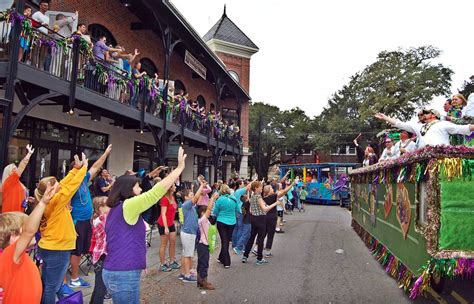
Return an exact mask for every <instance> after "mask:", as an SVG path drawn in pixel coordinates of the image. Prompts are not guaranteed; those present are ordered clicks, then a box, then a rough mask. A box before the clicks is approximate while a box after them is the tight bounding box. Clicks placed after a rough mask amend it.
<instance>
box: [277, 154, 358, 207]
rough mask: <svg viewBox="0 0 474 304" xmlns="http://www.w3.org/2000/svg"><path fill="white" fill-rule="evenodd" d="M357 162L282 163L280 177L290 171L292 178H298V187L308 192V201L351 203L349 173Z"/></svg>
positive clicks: (327, 203)
mask: <svg viewBox="0 0 474 304" xmlns="http://www.w3.org/2000/svg"><path fill="white" fill-rule="evenodd" d="M359 166H360V164H357V163H319V164H313V163H312V164H290V165H280V167H279V168H280V178H282V177H283V176H285V175H286V174H287V172H288V171H290V178H291V179H294V178H298V179H299V180H300V182H299V183H298V185H297V186H298V187H302V186H304V187H305V188H306V191H307V192H308V196H307V197H306V202H307V203H316V204H323V205H337V204H339V205H341V206H348V205H349V201H350V199H349V196H350V191H349V183H348V181H349V173H350V172H351V171H352V170H353V169H355V168H357V167H359Z"/></svg>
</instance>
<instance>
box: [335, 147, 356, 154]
mask: <svg viewBox="0 0 474 304" xmlns="http://www.w3.org/2000/svg"><path fill="white" fill-rule="evenodd" d="M356 154H357V153H356V149H355V147H352V146H349V145H341V146H336V147H333V148H331V155H356Z"/></svg>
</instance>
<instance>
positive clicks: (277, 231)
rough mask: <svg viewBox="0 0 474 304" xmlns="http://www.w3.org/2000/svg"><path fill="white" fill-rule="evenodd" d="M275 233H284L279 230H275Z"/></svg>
mask: <svg viewBox="0 0 474 304" xmlns="http://www.w3.org/2000/svg"><path fill="white" fill-rule="evenodd" d="M275 232H276V233H285V231H283V230H281V229H280V230H275Z"/></svg>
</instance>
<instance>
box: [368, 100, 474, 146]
mask: <svg viewBox="0 0 474 304" xmlns="http://www.w3.org/2000/svg"><path fill="white" fill-rule="evenodd" d="M421 114H422V119H420V121H422V122H423V123H422V124H419V123H412V122H402V121H400V120H398V119H395V118H391V117H388V116H387V115H385V114H382V113H377V114H375V118H377V119H380V120H385V121H386V122H388V123H390V124H392V125H393V126H394V127H395V128H398V129H402V130H406V131H408V132H412V133H415V135H416V137H417V138H419V141H418V148H422V147H424V146H426V145H431V146H435V145H449V135H450V134H462V135H469V134H471V132H473V131H474V125H472V124H470V125H455V124H453V123H451V122H449V121H441V120H439V119H440V117H441V116H440V114H439V112H438V111H437V110H434V109H424V110H423V111H422V112H421Z"/></svg>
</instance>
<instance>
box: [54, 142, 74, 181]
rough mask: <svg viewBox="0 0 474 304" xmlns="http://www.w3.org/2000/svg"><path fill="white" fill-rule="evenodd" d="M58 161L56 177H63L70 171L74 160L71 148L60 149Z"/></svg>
mask: <svg viewBox="0 0 474 304" xmlns="http://www.w3.org/2000/svg"><path fill="white" fill-rule="evenodd" d="M57 159H58V162H57V164H56V177H57V178H59V179H63V178H65V177H66V175H67V173H68V172H69V164H70V163H71V160H72V151H71V150H69V149H58V157H57Z"/></svg>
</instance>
